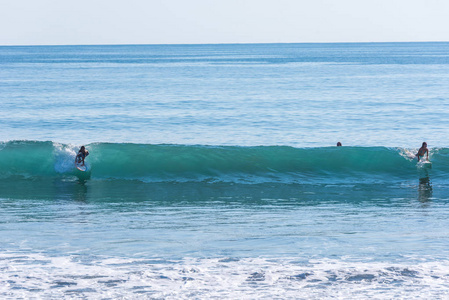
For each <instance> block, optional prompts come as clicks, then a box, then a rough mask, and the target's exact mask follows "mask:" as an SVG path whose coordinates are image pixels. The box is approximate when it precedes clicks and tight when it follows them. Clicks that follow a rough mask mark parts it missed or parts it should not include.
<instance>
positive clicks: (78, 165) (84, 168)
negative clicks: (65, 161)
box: [75, 159, 87, 172]
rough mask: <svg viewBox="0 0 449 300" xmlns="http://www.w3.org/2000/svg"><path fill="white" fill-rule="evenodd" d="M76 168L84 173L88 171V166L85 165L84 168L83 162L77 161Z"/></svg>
mask: <svg viewBox="0 0 449 300" xmlns="http://www.w3.org/2000/svg"><path fill="white" fill-rule="evenodd" d="M75 167H76V168H77V169H78V170H80V171H82V172H86V171H87V166H86V164H84V166H83V163H82V162H80V163H79V162H77V160H76V159H75Z"/></svg>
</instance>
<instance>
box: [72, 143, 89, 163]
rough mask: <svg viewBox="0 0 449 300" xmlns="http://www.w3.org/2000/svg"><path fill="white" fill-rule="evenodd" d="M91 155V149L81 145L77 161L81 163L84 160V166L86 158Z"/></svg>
mask: <svg viewBox="0 0 449 300" xmlns="http://www.w3.org/2000/svg"><path fill="white" fill-rule="evenodd" d="M88 155H89V151H87V150H86V148H85V147H84V146H81V149H80V151H78V154H77V155H76V158H75V161H76V162H77V163H78V164H79V163H81V162H82V166H84V159H85V158H86V156H88Z"/></svg>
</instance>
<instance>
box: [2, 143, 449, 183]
mask: <svg viewBox="0 0 449 300" xmlns="http://www.w3.org/2000/svg"><path fill="white" fill-rule="evenodd" d="M86 148H87V149H88V150H89V151H90V156H89V157H88V158H87V159H86V163H87V166H88V172H86V173H81V172H79V171H78V170H76V169H75V167H74V164H73V162H74V157H75V154H76V151H77V150H78V149H79V147H78V146H74V145H64V144H58V143H53V142H37V141H10V142H5V143H0V178H9V177H21V178H35V177H61V176H62V177H73V176H75V177H83V176H84V177H86V178H90V179H99V180H102V179H126V180H139V181H143V182H204V181H206V182H235V183H249V184H251V183H265V182H281V183H341V182H360V183H373V182H385V181H403V180H413V179H416V178H417V176H427V177H428V176H431V177H432V179H436V178H442V177H445V176H446V175H447V174H448V173H449V149H447V148H441V149H431V150H430V159H431V160H432V163H433V164H432V167H431V168H429V167H423V166H422V165H420V164H417V163H416V161H414V160H412V159H410V158H409V157H408V155H410V153H416V149H400V148H385V147H324V148H294V147H288V146H258V147H239V146H220V147H215V146H192V145H148V144H113V143H93V144H90V145H86Z"/></svg>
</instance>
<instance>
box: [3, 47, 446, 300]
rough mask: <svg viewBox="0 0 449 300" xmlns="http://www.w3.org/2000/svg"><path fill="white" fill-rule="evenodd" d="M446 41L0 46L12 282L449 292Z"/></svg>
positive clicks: (280, 291) (33, 290) (26, 293)
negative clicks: (425, 149) (80, 159)
mask: <svg viewBox="0 0 449 300" xmlns="http://www.w3.org/2000/svg"><path fill="white" fill-rule="evenodd" d="M448 50H449V43H385V44H382V43H379V44H267V45H262V44H261V45H172V46H163V45H160V46H53V47H46V46H39V47H38V46H36V47H0V105H1V110H0V124H1V127H2V130H1V131H0V141H1V142H0V220H1V221H0V236H1V238H0V239H1V243H0V269H1V270H2V272H1V275H0V295H1V297H2V298H6V299H16V298H89V299H104V298H120V297H125V298H131V299H141V298H144V299H145V298H151V299H152V298H168V299H179V298H200V299H210V298H220V299H222V298H227V299H231V298H232V299H234V298H243V299H249V298H251V299H254V298H267V299H272V298H282V299H298V298H333V299H334V298H344V299H347V298H360V297H361V298H381V297H382V298H394V297H399V298H407V299H408V298H412V299H413V298H415V299H416V298H423V297H426V298H439V299H442V298H446V297H447V296H448V293H449V292H448V290H449V289H448V280H449V277H448V276H449V275H448V274H449V259H448V254H449V253H448V250H447V249H449V235H448V231H447V228H448V225H449V221H448V213H449V210H448V207H449V197H448V195H449V184H448V181H447V175H448V173H449V164H448V163H449V150H448V144H447V141H446V137H447V136H448V133H449V132H448V130H447V128H449V124H448V123H449V121H448V120H449V118H448V108H449V107H448V105H449V101H448V98H447V95H449V93H448V92H449V87H448V85H447V82H448V77H449V75H448V74H449V72H448V71H449V54H448V53H449V52H448ZM338 141H341V142H342V143H343V147H335V145H336V143H337V142H338ZM423 141H426V142H427V143H428V144H429V147H430V151H429V155H430V160H431V161H432V164H431V165H429V164H419V163H417V162H416V161H414V160H412V159H411V157H410V155H411V154H414V153H416V152H417V149H418V148H419V146H420V145H421V143H422V142H423ZM81 145H86V148H87V149H88V150H89V152H90V153H91V154H90V155H89V156H88V157H87V159H86V163H87V166H88V171H87V172H84V173H82V172H80V171H78V170H76V169H75V168H74V165H73V160H74V156H75V153H76V151H77V150H78V149H79V147H80V146H81Z"/></svg>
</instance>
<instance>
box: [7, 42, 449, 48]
mask: <svg viewBox="0 0 449 300" xmlns="http://www.w3.org/2000/svg"><path fill="white" fill-rule="evenodd" d="M448 42H449V41H395V42H392V41H390V42H385V41H384V42H247V43H167V44H159V43H154V44H153V43H148V44H147V43H123V44H120V43H111V44H7V45H0V47H50V46H51V47H53V46H54V47H58V46H61V47H64V46H199V45H276V44H285V45H292V44H411V43H448Z"/></svg>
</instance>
